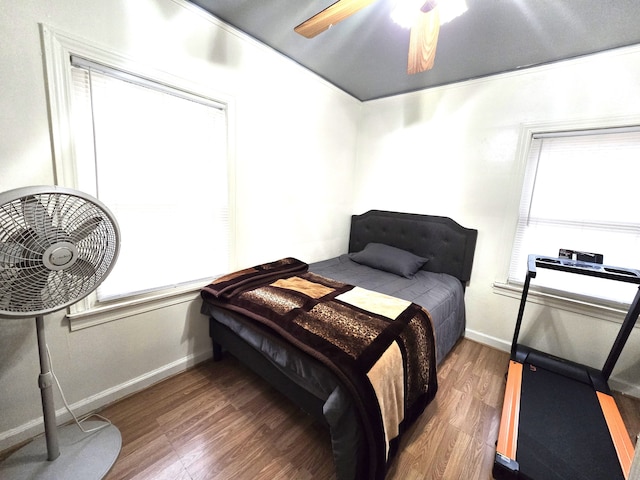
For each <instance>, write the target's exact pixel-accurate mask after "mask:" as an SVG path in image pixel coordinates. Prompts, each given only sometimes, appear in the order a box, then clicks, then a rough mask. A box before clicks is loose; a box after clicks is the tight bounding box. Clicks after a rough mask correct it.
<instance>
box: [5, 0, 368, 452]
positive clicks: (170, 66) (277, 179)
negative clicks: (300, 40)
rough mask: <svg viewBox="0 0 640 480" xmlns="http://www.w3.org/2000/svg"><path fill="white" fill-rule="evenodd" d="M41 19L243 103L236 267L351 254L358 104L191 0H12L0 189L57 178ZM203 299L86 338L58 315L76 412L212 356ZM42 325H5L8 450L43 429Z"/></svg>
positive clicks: (237, 108)
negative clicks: (38, 337) (189, 1)
mask: <svg viewBox="0 0 640 480" xmlns="http://www.w3.org/2000/svg"><path fill="white" fill-rule="evenodd" d="M39 23H44V24H46V25H47V26H49V27H51V28H52V29H54V30H56V31H61V32H64V33H66V34H70V35H72V36H75V37H80V38H83V39H86V40H87V41H89V42H90V43H92V44H98V45H100V46H103V47H105V48H106V49H108V50H112V51H114V52H115V53H118V54H120V55H124V56H127V57H131V58H133V59H136V60H139V61H141V62H143V63H144V64H145V65H146V66H148V67H150V68H153V69H158V70H163V71H166V72H168V73H170V74H173V75H175V76H178V77H182V78H184V79H186V80H187V81H189V82H192V83H196V84H201V85H204V86H206V89H207V91H211V90H213V91H217V92H220V94H221V95H223V96H224V97H225V98H226V99H231V101H232V108H233V110H234V111H233V113H234V118H235V124H234V125H233V128H234V131H235V137H234V140H235V142H234V147H235V160H236V184H237V186H236V198H235V201H236V205H237V209H238V218H237V225H236V229H237V232H236V234H237V245H236V254H237V264H238V266H247V265H251V264H254V263H259V262H263V261H267V260H273V259H277V258H280V257H282V256H288V255H294V256H298V257H299V258H301V259H304V260H306V261H314V260H319V259H323V258H327V257H329V256H333V255H336V254H338V253H340V252H342V251H343V250H344V249H345V248H346V245H347V236H348V228H349V215H350V214H351V209H352V203H353V193H352V189H351V188H350V187H351V185H352V184H353V175H354V159H355V149H356V134H357V122H358V118H359V112H360V108H361V106H360V103H359V102H357V101H356V100H354V99H353V98H352V97H350V96H348V95H346V94H345V93H343V92H341V91H339V90H337V89H336V88H334V87H332V86H330V85H328V84H327V83H326V82H324V81H323V80H321V79H319V78H318V77H316V76H315V75H313V74H311V73H310V72H308V71H306V70H304V69H302V68H301V67H299V66H298V65H296V64H294V63H293V62H291V61H289V60H288V59H286V58H284V57H282V56H281V55H279V54H277V53H275V52H273V51H272V50H270V49H267V48H266V47H264V46H262V45H260V44H258V43H257V42H255V41H253V40H251V39H249V38H248V37H246V36H244V35H242V34H240V33H238V32H236V31H234V30H233V29H231V28H229V27H226V26H224V25H223V24H221V23H220V22H218V21H216V20H214V19H212V18H211V17H210V16H209V15H207V14H205V13H203V12H202V11H201V10H199V9H198V8H196V7H193V6H192V5H189V4H186V3H185V2H182V1H181V0H136V1H130V0H106V1H105V0H83V1H82V2H78V1H75V0H48V1H46V2H42V1H41V0H21V1H13V2H9V1H4V2H1V3H0V44H1V45H2V48H0V85H1V88H0V132H2V133H1V134H0V191H6V190H9V189H12V188H17V187H22V186H26V185H34V184H52V183H53V182H54V181H55V180H56V178H55V172H54V168H53V158H52V153H51V144H50V135H49V121H48V117H47V101H46V96H45V95H46V94H45V92H46V85H45V79H44V69H43V54H42V48H41V41H40V35H39V28H38V24H39ZM337 172H339V174H337ZM185 233H186V235H185V236H188V235H189V234H192V235H198V231H197V226H194V230H193V232H185ZM199 305H200V302H199V301H198V300H197V298H196V296H195V295H194V296H193V297H192V299H190V300H189V301H187V302H184V303H180V304H177V305H173V306H171V307H166V308H162V309H158V310H154V311H150V312H147V313H144V314H138V315H134V316H128V317H126V318H122V319H119V320H116V321H113V322H110V323H106V324H102V325H99V326H95V327H91V328H87V329H84V330H79V331H75V332H70V331H69V328H68V322H67V321H66V320H65V319H64V316H63V314H62V313H55V314H51V315H48V316H47V317H46V318H45V321H46V333H47V340H48V343H49V345H50V349H51V353H52V356H53V362H54V368H55V371H56V372H57V374H58V376H59V378H60V381H61V383H62V385H63V388H64V390H65V394H66V396H67V398H68V400H69V401H70V402H71V403H72V404H73V405H74V406H75V407H77V410H76V411H77V412H78V413H83V411H88V410H90V409H91V408H95V407H97V406H100V405H103V404H105V403H108V402H110V401H113V400H114V399H117V398H119V397H121V396H122V395H125V394H127V393H130V392H132V391H135V390H137V389H139V388H142V387H143V386H145V385H147V384H149V383H151V382H154V381H157V380H159V379H160V378H163V377H164V376H166V375H168V374H171V373H172V372H175V371H178V370H180V369H183V368H185V367H186V366H188V365H189V364H192V363H194V362H197V361H200V360H202V359H204V358H206V357H207V356H209V355H210V341H209V338H208V331H207V325H206V323H207V322H206V318H205V317H204V316H202V315H201V314H200V313H199V311H198V310H199ZM34 325H35V322H34V321H31V320H29V319H27V320H7V319H0V451H1V450H4V449H5V448H8V447H10V446H11V445H13V444H15V443H17V442H19V441H21V440H23V439H26V438H28V437H30V436H32V435H34V434H36V433H38V432H39V431H41V427H40V425H39V417H41V415H42V412H41V403H40V395H39V390H38V387H37V376H38V373H39V367H38V354H37V348H36V334H35V326H34ZM57 400H58V403H57V407H58V409H60V408H61V407H62V404H61V402H60V400H59V398H58V397H57Z"/></svg>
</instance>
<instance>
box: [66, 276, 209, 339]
mask: <svg viewBox="0 0 640 480" xmlns="http://www.w3.org/2000/svg"><path fill="white" fill-rule="evenodd" d="M199 295H200V287H196V286H194V285H193V284H192V285H190V286H188V287H183V288H176V289H173V290H171V291H164V292H162V293H157V294H154V295H145V296H144V297H133V298H125V299H119V300H114V301H112V302H108V303H104V304H99V305H96V306H94V307H91V308H89V309H87V310H84V311H79V312H68V313H67V318H68V319H69V330H71V331H72V332H74V331H77V330H82V329H84V328H89V327H94V326H96V325H100V324H103V323H107V322H112V321H114V320H119V319H121V318H127V317H131V316H134V315H139V314H141V313H146V312H150V311H153V310H158V309H160V308H166V307H170V306H172V305H178V304H180V303H185V302H191V301H193V300H196V299H197V298H198V296H199Z"/></svg>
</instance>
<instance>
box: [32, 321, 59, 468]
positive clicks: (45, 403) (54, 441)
mask: <svg viewBox="0 0 640 480" xmlns="http://www.w3.org/2000/svg"><path fill="white" fill-rule="evenodd" d="M36 333H37V335H38V352H39V354H40V376H39V377H38V387H40V395H41V396H42V413H43V415H44V434H45V437H46V441H47V460H49V461H51V460H55V459H56V458H58V457H59V456H60V446H59V443H58V429H57V425H56V408H55V402H54V400H53V375H52V374H51V362H50V361H49V353H48V352H47V342H46V340H45V336H44V316H43V315H37V316H36Z"/></svg>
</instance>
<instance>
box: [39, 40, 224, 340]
mask: <svg viewBox="0 0 640 480" xmlns="http://www.w3.org/2000/svg"><path fill="white" fill-rule="evenodd" d="M43 33H44V34H45V39H48V40H49V42H50V45H49V49H47V51H53V52H54V54H53V55H50V57H54V58H48V59H47V73H48V77H49V88H50V93H51V91H53V95H51V94H50V98H52V99H53V100H52V123H53V124H54V125H52V127H53V131H54V144H56V146H55V148H54V150H55V152H56V156H57V158H56V167H57V168H56V170H57V173H58V174H59V175H58V176H61V177H63V178H64V181H63V182H62V183H64V184H66V185H67V186H70V187H74V188H78V189H79V190H82V191H85V192H87V193H90V194H93V195H95V196H96V197H98V198H99V199H100V200H101V201H102V202H103V203H105V204H106V205H107V206H108V207H109V208H110V209H111V210H112V212H113V213H114V215H115V217H116V219H117V221H118V224H119V226H120V230H121V237H122V238H121V247H120V255H119V257H118V261H117V263H116V265H115V267H114V269H113V271H112V272H111V274H110V275H109V277H107V279H106V280H105V281H104V282H103V283H102V284H101V285H100V287H99V288H98V290H97V292H96V293H95V294H93V295H92V296H91V297H90V298H88V299H85V300H84V301H83V302H81V303H79V304H77V305H75V306H73V307H72V309H71V314H72V315H71V318H72V322H73V318H74V315H75V316H81V317H82V316H86V315H87V313H90V312H93V311H100V310H104V309H105V308H108V307H109V306H114V305H115V306H116V307H117V308H119V307H122V305H130V304H131V302H134V303H135V304H136V305H139V304H140V303H144V301H148V300H149V299H150V298H153V299H156V300H157V299H158V298H162V297H165V298H166V297H168V296H171V295H175V294H176V292H179V293H184V292H193V291H194V290H196V289H197V288H199V287H200V286H201V285H202V284H203V282H205V281H207V280H208V279H210V278H212V277H215V276H217V275H220V274H222V273H224V272H227V271H229V269H230V265H231V260H230V259H231V257H232V248H231V247H232V239H231V232H232V228H231V225H232V219H233V211H232V204H231V202H230V199H231V198H232V196H231V188H230V187H231V186H232V185H231V180H230V179H231V178H232V177H231V172H230V168H229V160H228V159H229V156H230V155H229V148H228V118H227V117H228V108H227V105H226V104H225V103H223V102H219V101H216V100H214V99H212V98H211V96H210V95H203V94H201V93H199V92H197V91H194V89H192V88H184V87H182V86H181V85H179V83H180V82H179V81H177V79H175V78H173V77H171V78H169V77H168V76H167V75H163V74H160V73H157V72H149V70H146V71H145V73H144V74H139V73H137V72H134V71H132V70H131V67H130V66H131V64H132V63H131V60H130V59H128V60H127V62H126V65H128V68H127V69H124V68H123V67H122V66H121V65H125V61H124V59H120V58H118V56H117V55H115V54H112V53H111V54H108V55H105V54H103V52H101V51H98V50H96V49H93V48H91V47H89V46H85V45H84V44H80V43H78V42H77V41H72V40H70V39H68V38H67V37H65V36H63V35H61V34H51V33H50V32H49V31H47V30H46V29H45V30H43ZM155 73H157V76H156V75H155ZM52 80H53V82H52ZM176 83H177V84H176ZM60 98H64V99H65V101H57V100H56V99H60ZM59 183H61V182H60V180H59ZM118 315H121V313H120V314H118V313H116V314H114V315H113V317H114V318H118ZM108 319H110V318H107V320H108ZM97 323H101V322H97ZM72 328H73V325H72Z"/></svg>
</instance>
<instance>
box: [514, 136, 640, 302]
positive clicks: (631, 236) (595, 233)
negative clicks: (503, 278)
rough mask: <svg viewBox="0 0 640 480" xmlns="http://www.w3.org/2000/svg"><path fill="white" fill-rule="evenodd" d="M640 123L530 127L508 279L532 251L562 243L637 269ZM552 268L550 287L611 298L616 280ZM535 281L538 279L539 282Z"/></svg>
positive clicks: (521, 271)
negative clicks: (542, 130) (557, 129)
mask: <svg viewBox="0 0 640 480" xmlns="http://www.w3.org/2000/svg"><path fill="white" fill-rule="evenodd" d="M638 178H640V128H623V129H603V130H588V131H580V132H562V133H554V134H548V135H545V134H539V135H534V136H533V138H532V140H531V146H530V150H529V154H528V158H527V165H526V171H525V181H524V185H523V190H522V197H521V202H520V209H519V217H518V224H517V230H516V237H515V241H514V246H513V253H512V257H511V264H510V269H509V282H510V283H521V282H522V281H523V280H524V277H525V274H526V258H527V255H528V254H530V253H534V254H541V255H549V256H557V255H558V251H559V249H560V248H568V249H573V250H583V251H588V252H595V253H602V254H603V255H604V262H605V264H608V265H617V266H624V267H629V268H639V269H640V213H639V210H638V207H637V205H638V201H637V195H638V194H637V192H638V182H637V179H638ZM573 277H578V276H572V278H571V279H569V280H568V279H567V277H566V275H564V276H563V275H562V274H558V273H557V272H551V274H546V275H545V276H544V280H543V279H541V281H542V283H543V284H544V285H546V286H547V287H549V288H552V289H558V290H562V291H569V292H572V293H576V294H584V295H587V296H590V297H597V298H602V299H605V300H612V301H616V302H618V301H619V302H629V301H630V300H631V299H632V298H633V293H630V288H633V286H629V285H623V284H620V283H619V282H610V281H609V282H607V281H605V280H601V279H592V278H587V277H585V278H573ZM536 283H539V282H536Z"/></svg>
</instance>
